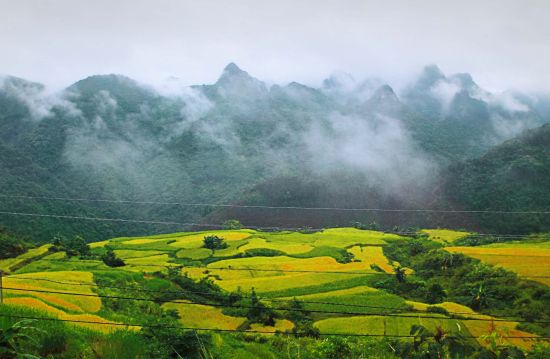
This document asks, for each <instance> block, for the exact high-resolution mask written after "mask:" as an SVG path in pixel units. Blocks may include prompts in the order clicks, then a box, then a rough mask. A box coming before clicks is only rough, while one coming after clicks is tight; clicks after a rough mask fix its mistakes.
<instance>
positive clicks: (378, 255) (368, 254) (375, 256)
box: [348, 246, 394, 273]
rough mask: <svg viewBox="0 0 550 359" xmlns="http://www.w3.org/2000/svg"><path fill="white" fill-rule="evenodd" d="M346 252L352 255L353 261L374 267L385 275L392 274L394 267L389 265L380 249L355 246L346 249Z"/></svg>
mask: <svg viewBox="0 0 550 359" xmlns="http://www.w3.org/2000/svg"><path fill="white" fill-rule="evenodd" d="M348 252H350V253H351V254H353V255H354V258H355V259H358V260H360V261H361V262H363V263H365V264H368V265H369V267H370V266H371V265H376V266H378V267H379V268H381V269H382V270H383V271H384V272H386V273H393V268H394V266H393V265H392V264H390V263H389V260H388V258H386V256H385V255H384V252H383V251H382V247H372V246H368V247H360V246H355V247H352V248H350V249H348Z"/></svg>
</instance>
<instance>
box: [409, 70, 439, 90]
mask: <svg viewBox="0 0 550 359" xmlns="http://www.w3.org/2000/svg"><path fill="white" fill-rule="evenodd" d="M445 80H446V78H445V74H443V72H442V71H441V69H439V67H438V66H437V65H427V66H424V69H422V72H421V73H420V76H419V78H418V80H417V81H416V84H415V86H414V87H415V88H417V89H419V90H428V89H430V88H431V87H432V86H433V85H435V84H436V83H438V82H439V81H445Z"/></svg>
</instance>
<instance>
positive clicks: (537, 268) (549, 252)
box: [446, 242, 550, 285]
mask: <svg viewBox="0 0 550 359" xmlns="http://www.w3.org/2000/svg"><path fill="white" fill-rule="evenodd" d="M446 250H447V251H449V252H451V253H463V254H465V255H468V256H470V257H473V258H477V259H479V260H481V261H483V262H486V263H489V264H493V265H497V266H501V267H503V268H505V269H508V270H510V271H513V272H516V273H517V274H518V275H520V276H523V277H526V278H527V279H531V280H534V281H537V282H540V283H543V284H546V285H550V278H529V277H530V276H550V242H543V243H522V242H508V243H498V244H490V245H486V246H479V247H448V248H446Z"/></svg>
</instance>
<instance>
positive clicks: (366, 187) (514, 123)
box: [0, 63, 550, 240]
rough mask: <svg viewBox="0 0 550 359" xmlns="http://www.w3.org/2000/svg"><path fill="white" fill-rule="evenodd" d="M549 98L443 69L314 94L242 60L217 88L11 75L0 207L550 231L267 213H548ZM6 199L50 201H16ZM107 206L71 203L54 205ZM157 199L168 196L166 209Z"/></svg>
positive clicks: (115, 230) (420, 217) (30, 222)
mask: <svg viewBox="0 0 550 359" xmlns="http://www.w3.org/2000/svg"><path fill="white" fill-rule="evenodd" d="M548 122H550V97H549V96H546V95H542V94H528V93H520V92H516V91H508V92H504V93H491V92H489V91H486V90H484V89H482V88H481V87H480V86H479V85H477V84H476V83H475V81H474V80H473V79H472V77H471V76H470V75H469V74H455V75H450V76H447V75H445V74H443V72H442V71H441V70H440V69H439V68H438V67H437V66H435V65H430V66H426V67H425V68H424V69H423V71H422V72H421V73H420V74H419V76H418V77H417V79H416V80H415V81H413V82H412V83H411V84H409V85H408V86H406V87H405V88H404V89H402V90H401V91H399V92H398V93H396V91H394V89H393V88H392V87H391V86H390V85H389V84H385V83H384V82H383V81H381V80H374V79H369V80H365V81H356V80H354V79H353V77H352V76H351V75H347V74H338V75H334V76H331V77H329V78H328V79H326V80H324V81H323V83H322V85H321V86H320V87H319V88H314V87H310V86H306V85H303V84H300V83H296V82H292V83H289V84H287V85H277V84H276V85H268V84H266V83H265V82H262V81H260V80H258V79H256V78H254V77H253V76H251V75H250V74H249V73H247V72H246V71H244V70H242V69H240V68H239V67H238V66H237V65H235V64H233V63H231V64H229V65H227V66H226V67H225V69H224V70H223V72H222V74H221V76H220V77H219V79H218V80H217V81H216V82H215V83H214V84H206V85H196V86H184V85H182V84H181V82H180V81H179V80H177V79H169V80H167V81H166V82H165V83H164V84H163V85H159V86H154V87H153V86H149V85H145V84H141V83H138V82H137V81H135V80H132V79H130V78H127V77H124V76H121V75H96V76H91V77H88V78H86V79H83V80H80V81H78V82H76V83H74V84H72V85H71V86H69V87H67V88H66V89H64V90H62V91H59V92H55V93H52V92H50V91H49V90H48V89H47V88H46V87H45V86H44V85H42V84H39V83H35V82H31V81H27V80H24V79H20V78H16V77H10V76H5V77H3V78H1V79H0V139H1V143H0V171H1V173H2V175H1V176H0V195H3V197H1V198H2V200H1V202H0V203H1V204H0V211H1V212H17V213H36V214H55V215H63V216H81V217H101V218H122V219H136V220H147V221H169V222H178V223H184V222H185V223H188V222H193V223H198V222H200V223H221V222H222V221H223V220H225V219H228V218H238V219H240V220H241V221H242V222H243V223H244V224H245V225H258V226H278V227H288V226H291V227H303V226H313V227H317V226H335V225H349V223H350V222H351V221H361V222H370V221H373V220H376V221H378V222H380V224H381V225H382V226H383V227H387V228H392V227H393V226H396V225H397V226H401V227H402V226H413V225H421V224H423V223H429V224H431V225H451V226H454V227H460V226H468V227H472V228H473V229H478V230H491V231H502V232H506V233H510V232H513V233H516V232H521V231H524V230H527V229H528V230H529V231H538V230H549V229H550V220H549V219H548V218H547V217H548V216H546V217H544V216H530V217H526V216H523V217H521V218H519V219H518V218H512V220H510V218H504V217H502V216H500V217H498V218H497V217H495V216H493V217H491V216H489V215H471V214H468V215H466V214H460V215H452V216H451V215H434V214H430V215H427V214H423V213H417V214H411V213H399V212H390V213H375V212H359V211H358V212H349V211H347V212H345V211H328V210H327V211H304V210H301V211H299V210H267V209H265V210H258V209H243V208H241V209H236V208H224V207H222V208H219V207H213V206H206V205H201V206H185V205H175V204H173V203H174V202H179V203H195V204H196V203H202V204H227V203H234V204H250V205H267V206H295V207H345V208H349V207H359V208H386V209H401V208H405V209H407V208H408V209H414V208H425V209H434V208H443V209H451V210H452V209H459V210H486V209H489V210H491V209H503V210H507V211H524V210H549V209H550V201H549V200H548V199H549V197H548V193H550V190H549V187H548V183H550V181H548V180H549V179H550V172H549V169H550V163H549V162H548V158H550V156H548V155H549V153H548V148H549V146H548V145H549V144H550V131H549V125H545V124H546V123H548ZM6 195H8V196H27V197H28V196H30V197H48V198H50V199H38V198H32V199H31V198H14V197H6ZM59 197H60V198H73V199H95V200H98V199H99V200H101V199H111V200H115V201H132V202H149V203H121V202H116V203H113V202H101V201H99V202H98V201H96V202H93V201H82V200H78V201H74V200H73V201H64V200H60V199H57V200H54V199H51V198H59ZM150 202H169V203H172V204H159V203H150ZM0 223H1V224H3V225H4V226H6V227H7V228H9V229H11V230H13V231H16V232H21V233H25V234H28V235H31V236H32V237H33V238H36V239H37V240H48V239H49V238H51V236H53V235H55V234H56V233H62V234H65V235H74V234H82V235H84V236H85V237H86V238H87V239H90V240H91V239H100V238H107V237H112V236H115V235H122V234H125V235H129V234H136V235H137V234H142V233H146V232H147V233H150V232H151V231H158V232H166V231H171V230H177V229H178V228H180V227H181V226H178V225H165V224H143V223H128V222H109V221H95V220H88V221H85V220H76V219H69V218H65V219H59V218H49V217H35V216H33V217H30V216H28V217H25V216H20V215H13V214H7V213H3V214H1V215H0Z"/></svg>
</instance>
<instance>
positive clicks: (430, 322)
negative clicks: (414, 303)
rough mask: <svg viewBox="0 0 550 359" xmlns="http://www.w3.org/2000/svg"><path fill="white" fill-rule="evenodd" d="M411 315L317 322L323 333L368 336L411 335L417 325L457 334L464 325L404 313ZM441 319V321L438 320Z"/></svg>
mask: <svg viewBox="0 0 550 359" xmlns="http://www.w3.org/2000/svg"><path fill="white" fill-rule="evenodd" d="M403 315H407V316H408V315H410V318H404V317H383V316H374V315H373V316H353V317H344V318H329V319H323V320H319V321H317V322H315V324H314V325H315V327H317V328H318V329H319V330H320V331H321V332H322V333H334V334H343V333H350V332H351V333H355V334H367V335H384V334H385V335H409V334H410V331H411V327H412V326H413V325H415V324H420V325H423V326H425V327H426V328H428V329H430V330H434V329H435V328H436V327H438V326H441V327H442V328H444V329H446V330H447V331H450V332H456V331H457V330H458V326H457V324H459V325H462V324H461V322H460V321H459V320H449V319H448V318H446V317H444V316H442V315H437V314H433V313H431V314H430V316H433V317H436V318H429V319H426V318H418V317H415V315H418V313H403ZM437 317H440V318H441V319H438V318H437Z"/></svg>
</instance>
